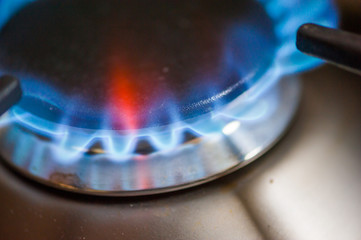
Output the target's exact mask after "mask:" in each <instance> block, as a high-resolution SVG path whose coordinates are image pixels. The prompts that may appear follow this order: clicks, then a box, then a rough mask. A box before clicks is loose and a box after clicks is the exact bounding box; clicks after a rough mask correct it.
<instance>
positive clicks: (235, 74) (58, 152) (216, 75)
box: [0, 0, 336, 196]
mask: <svg viewBox="0 0 361 240" xmlns="http://www.w3.org/2000/svg"><path fill="white" fill-rule="evenodd" d="M0 10H1V11H0V12H1V13H2V14H0V47H1V51H0V74H1V73H10V74H14V75H15V76H17V77H18V78H20V79H21V84H22V87H23V90H24V94H25V97H23V100H22V102H21V103H20V104H19V105H17V106H15V107H14V108H12V109H11V110H10V111H9V113H8V114H6V115H5V116H3V117H2V118H1V121H0V127H1V128H0V154H1V156H2V157H3V158H4V160H5V161H6V162H8V163H9V164H10V165H12V166H14V167H15V168H16V169H17V170H19V171H21V172H23V173H25V174H26V176H29V177H32V178H34V179H36V180H38V181H40V182H42V183H45V184H48V185H51V186H54V187H58V188H61V189H66V190H70V191H76V192H81V193H88V194H96V195H119V196H120V195H121V196H134V195H144V194H153V193H160V192H167V191H173V190H177V189H182V188H186V187H190V186H195V185H198V184H200V183H203V182H206V181H210V180H212V179H215V178H217V177H220V176H222V175H224V174H227V173H229V172H231V171H234V170H236V169H238V168H240V167H242V166H244V165H246V164H248V163H250V162H251V161H253V160H254V159H256V158H258V157H259V156H260V155H261V154H263V153H264V152H265V151H267V150H268V149H269V148H270V147H271V146H272V145H273V144H274V143H275V142H276V141H277V140H278V139H279V138H280V136H281V135H282V133H283V132H284V130H285V129H286V128H287V126H288V123H289V122H290V120H291V119H292V117H293V115H294V112H295V110H296V107H297V104H298V96H299V94H298V93H299V91H298V90H299V87H298V82H297V79H292V76H290V77H288V78H285V79H282V80H281V81H279V80H280V79H281V77H282V76H284V75H287V74H289V73H294V72H296V71H300V70H304V69H307V68H309V67H312V66H315V64H317V63H319V62H318V61H316V60H314V59H313V58H310V57H306V56H303V55H302V54H301V53H299V52H297V50H296V47H295V44H294V42H295V37H296V34H295V33H296V30H297V27H298V26H299V25H301V24H302V23H304V22H306V21H307V22H309V21H315V22H318V23H322V24H325V25H328V26H335V23H336V15H335V11H334V9H333V7H332V4H330V2H329V0H318V1H314V0H303V1H299V0H295V1H279V0H238V1H237V0H224V1H219V0H192V1H178V0H175V1H168V0H152V1H150V0H144V1H130V0H124V1H116V0H107V1H98V0H97V1H95V0H37V1H34V0H17V1H14V0H2V1H0ZM195 137H196V138H195Z"/></svg>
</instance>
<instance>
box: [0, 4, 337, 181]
mask: <svg viewBox="0 0 361 240" xmlns="http://www.w3.org/2000/svg"><path fill="white" fill-rule="evenodd" d="M31 2H33V1H32V0H10V1H5V0H0V29H1V28H2V27H3V26H4V25H5V24H6V22H7V21H8V20H9V19H10V18H11V17H12V16H13V15H14V14H16V12H17V11H18V10H19V9H21V8H22V7H23V6H26V5H27V4H28V3H31ZM258 2H260V3H261V4H262V5H263V6H264V8H265V9H266V11H267V13H268V15H269V16H270V17H271V18H272V20H273V21H274V22H275V33H276V36H277V38H278V42H279V45H278V49H277V54H276V57H275V59H274V62H273V64H272V66H271V67H270V68H269V69H268V70H267V72H266V73H264V74H263V76H259V78H258V79H257V82H256V83H254V84H253V85H252V86H251V87H250V89H249V90H248V91H247V92H246V93H245V94H242V95H241V96H240V97H239V98H237V99H236V100H234V101H233V102H231V103H229V104H228V105H227V106H226V107H223V108H221V109H220V110H219V111H216V112H211V113H208V114H206V115H202V116H200V117H197V118H194V119H190V120H186V121H175V122H174V123H172V124H169V125H167V126H162V127H154V128H145V129H140V130H138V131H137V132H127V131H115V130H90V129H81V128H76V127H69V126H67V125H66V124H56V123H54V122H51V121H48V120H45V119H43V118H40V117H37V116H35V115H33V114H31V113H29V112H26V111H24V110H23V109H22V108H20V107H14V108H12V109H11V111H10V112H9V114H8V115H6V116H5V117H3V118H2V122H1V126H3V127H4V126H8V125H9V124H10V123H11V124H15V125H16V126H20V127H14V128H10V130H9V131H7V133H6V137H5V141H6V142H5V143H4V144H5V145H11V144H13V145H16V146H17V148H18V150H17V151H16V152H15V154H14V156H13V158H14V162H18V161H25V160H26V156H27V155H29V154H28V153H29V152H30V151H32V152H33V154H32V155H33V156H35V155H36V157H37V158H41V157H44V156H45V155H46V154H51V155H52V156H53V157H54V158H55V159H56V160H57V161H59V162H60V163H62V164H71V163H74V162H76V161H79V159H84V158H86V154H87V153H88V152H89V149H90V148H92V147H93V146H95V145H96V143H98V144H99V145H100V146H101V147H98V148H97V149H96V150H95V152H96V153H98V154H103V155H104V154H105V155H107V156H109V157H108V158H109V159H111V160H113V161H127V160H128V159H130V158H129V157H130V156H135V155H137V153H136V148H137V147H139V146H138V144H139V143H140V142H141V140H145V141H146V142H148V143H150V144H151V145H152V147H153V148H154V149H155V150H157V151H161V152H166V151H170V150H172V149H174V148H175V147H176V146H178V145H179V144H180V143H182V142H184V141H185V137H184V133H185V132H190V133H192V134H193V135H194V136H208V135H212V134H214V133H217V132H222V131H223V132H224V131H225V132H227V131H228V130H229V129H230V128H231V127H235V126H236V124H233V125H229V124H231V123H234V121H235V120H236V121H238V122H247V121H253V122H260V121H264V120H265V119H267V116H269V115H270V114H271V113H272V112H274V110H275V108H276V107H277V105H278V103H277V101H278V99H277V93H274V94H273V95H271V96H270V97H269V98H267V99H260V96H262V93H263V92H264V91H265V90H267V89H268V88H270V86H272V85H273V84H275V83H276V82H277V81H278V80H279V79H280V78H281V77H282V76H284V75H286V74H290V73H294V72H299V71H303V70H306V69H309V68H311V67H314V66H317V65H318V64H320V61H319V60H317V59H314V58H311V57H308V56H305V55H303V54H301V53H299V52H298V51H297V50H296V47H295V38H296V30H297V28H298V27H299V26H300V25H301V24H303V23H306V22H313V23H318V24H321V25H324V26H329V27H334V26H336V25H337V14H336V9H335V6H334V5H333V4H332V3H331V2H330V1H328V0H317V1H314V0H258ZM250 74H251V75H252V73H250ZM27 80H31V79H26V78H23V81H27ZM34 87H36V86H34ZM49 91H51V92H54V94H59V93H56V91H53V90H51V89H49ZM62 97H63V96H58V97H56V98H62ZM54 105H55V104H54ZM55 106H56V105H55ZM174 117H177V115H176V114H175V115H174ZM225 126H228V128H226V129H225ZM24 129H26V131H25V130H24ZM227 129H228V130H227ZM34 133H35V134H34ZM24 134H25V135H26V136H27V138H20V140H18V139H17V137H16V136H18V135H24ZM44 138H45V139H46V140H44ZM49 152H50V153H49ZM89 157H96V156H89ZM124 188H126V186H124Z"/></svg>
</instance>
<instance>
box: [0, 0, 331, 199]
mask: <svg viewBox="0 0 361 240" xmlns="http://www.w3.org/2000/svg"><path fill="white" fill-rule="evenodd" d="M5 2H6V1H3V2H2V4H3V5H1V4H0V7H3V6H4V3H5ZM28 2H31V1H22V2H19V4H14V6H12V7H13V8H14V9H19V8H20V7H21V5H22V4H26V3H28ZM259 2H261V3H262V4H263V5H264V6H265V9H266V10H267V12H268V13H269V15H270V16H271V17H272V18H273V19H274V21H275V22H276V23H277V24H276V26H275V32H276V35H277V36H278V37H279V39H280V47H279V49H278V52H277V56H275V61H274V65H273V66H272V67H271V68H270V69H269V71H268V72H267V73H266V74H265V75H264V76H263V77H262V80H260V81H259V82H258V83H257V84H255V86H253V87H252V88H251V89H250V90H249V91H248V92H246V93H245V94H242V95H241V96H239V98H237V99H236V100H234V101H233V102H231V103H230V104H229V105H227V106H226V107H225V108H224V109H222V110H221V114H216V115H217V116H221V120H220V122H221V123H222V124H221V126H220V129H219V130H220V131H218V132H214V131H213V132H209V133H208V134H206V135H204V136H202V137H200V138H197V139H194V140H193V141H188V142H185V143H184V144H181V145H179V146H174V147H173V148H170V149H164V150H162V151H159V152H154V153H151V154H148V155H130V156H126V157H125V159H124V158H123V159H118V160H117V159H109V158H108V157H107V156H106V154H104V152H102V151H99V149H100V150H101V149H102V148H101V147H99V146H97V143H94V145H92V146H94V147H95V148H94V149H93V150H95V151H93V152H89V151H86V153H85V151H83V152H82V151H78V153H79V152H80V153H82V155H81V157H80V158H76V161H69V162H64V161H59V159H56V158H55V157H54V156H57V155H54V154H52V151H54V149H56V150H57V151H59V152H58V154H59V155H58V156H63V155H65V156H66V154H68V152H66V151H64V149H63V148H58V146H57V144H56V143H54V142H52V141H49V138H47V137H44V136H41V135H37V134H33V132H32V131H31V128H27V127H24V126H26V124H24V122H21V119H20V122H21V124H16V123H15V124H10V125H6V124H5V126H4V127H3V128H2V129H1V131H0V139H1V140H2V145H3V147H2V148H1V149H0V150H1V154H2V156H3V157H4V159H5V160H6V162H7V163H9V164H10V165H11V166H13V167H14V168H16V169H17V170H19V171H20V172H22V173H23V174H24V175H26V176H28V177H30V178H32V179H35V180H37V181H39V182H42V183H44V184H46V185H50V186H52V187H55V188H60V189H65V190H69V191H73V192H78V193H86V194H94V195H105V196H136V195H147V194H155V193H162V192H169V191H174V190H178V189H183V188H187V187H190V186H195V185H199V184H201V183H204V182H207V181H210V180H213V179H215V178H218V177H220V176H223V175H225V174H228V173H230V172H232V171H235V170H236V169H239V168H241V167H243V166H245V165H247V164H248V163H250V162H252V161H253V160H255V159H256V158H258V157H259V156H260V155H262V154H263V153H264V152H266V151H267V150H268V149H269V148H270V147H272V146H273V145H274V144H275V143H276V142H277V140H279V138H280V137H281V136H282V134H283V133H284V131H285V130H286V129H287V127H288V125H289V123H290V121H291V120H292V117H293V116H294V113H295V111H296V109H297V105H298V101H299V84H298V81H297V79H295V78H292V77H286V78H283V80H280V81H279V79H281V77H282V76H284V75H286V74H288V73H293V72H297V71H300V70H303V69H307V68H309V67H312V66H315V65H316V64H318V63H319V61H318V60H315V59H312V58H309V57H305V56H303V55H301V54H300V53H297V51H296V49H295V46H294V40H295V34H294V33H295V31H296V28H297V27H298V26H297V25H301V24H302V23H304V22H306V21H313V22H317V23H320V24H324V25H329V26H334V25H335V24H336V22H337V19H336V17H335V16H336V14H335V11H334V8H333V6H332V4H330V2H329V1H327V0H322V1H317V2H315V1H304V2H302V3H298V1H295V2H294V3H293V5H292V4H290V5H287V4H285V5H282V6H280V5H279V4H282V3H279V1H277V0H272V1H261V0H259ZM295 4H302V8H301V9H298V8H295ZM5 5H6V4H5ZM10 5H11V4H10ZM310 13H313V14H314V16H311V15H312V14H310ZM310 16H311V17H310ZM10 17H11V15H10V14H9V15H3V19H1V21H2V23H4V22H5V20H6V18H7V19H9V18H10ZM310 18H311V19H310ZM290 24H291V25H292V26H291V25H290ZM237 108H238V110H237ZM232 111H236V112H237V111H241V112H242V114H241V115H238V116H237V118H234V117H233V118H232V115H233V114H231V115H227V113H229V112H232ZM212 115H213V114H210V116H209V118H208V119H211V118H212V117H214V116H212ZM19 116H21V115H16V114H15V116H14V115H11V113H9V114H8V115H6V116H4V117H3V119H2V120H3V121H4V122H5V123H6V122H7V121H8V120H10V121H13V117H15V118H16V117H19ZM229 116H231V117H229ZM227 117H228V118H227ZM247 118H248V120H247ZM18 120H19V119H18ZM12 123H14V122H12ZM28 127H29V126H28ZM29 129H30V130H29ZM75 130H76V129H75ZM31 142H32V143H33V144H34V145H32V144H29V143H31ZM35 145H36V147H34V146H35ZM21 147H24V149H22V150H23V151H19V148H21ZM96 149H97V150H96ZM30 153H31V154H30ZM90 153H92V154H90Z"/></svg>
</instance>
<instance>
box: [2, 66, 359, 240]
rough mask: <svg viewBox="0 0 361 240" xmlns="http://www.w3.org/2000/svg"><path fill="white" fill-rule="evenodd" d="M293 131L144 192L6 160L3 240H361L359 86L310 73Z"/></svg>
mask: <svg viewBox="0 0 361 240" xmlns="http://www.w3.org/2000/svg"><path fill="white" fill-rule="evenodd" d="M301 79H302V81H303V88H304V89H303V98H302V101H301V106H300V109H299V112H298V114H297V116H296V119H295V122H294V123H293V125H292V127H291V129H290V131H289V132H288V133H287V134H286V136H285V137H284V138H283V139H282V141H281V142H280V143H279V144H278V145H276V146H275V147H274V148H273V149H272V150H271V151H270V152H269V153H268V154H266V155H265V156H264V157H262V158H261V159H259V160H257V161H256V162H254V163H253V164H251V165H249V166H248V167H246V168H244V169H241V170H240V171H238V172H236V173H234V174H232V175H229V176H227V177H224V178H222V179H220V180H218V181H215V182H212V183H209V184H206V185H202V186H200V187H197V188H193V189H189V190H185V191H181V192H176V193H173V194H166V195H158V196H152V197H143V198H97V197H87V196H82V195H76V194H70V193H65V192H62V191H56V190H53V189H49V188H46V187H43V186H40V185H38V184H35V183H33V182H30V181H28V180H27V179H23V178H22V177H20V176H19V175H18V174H16V173H13V172H12V171H11V170H10V169H9V168H8V167H6V166H5V165H3V164H1V165H0V191H1V195H2V197H1V200H0V203H1V204H0V212H1V218H0V232H1V235H2V239H133V240H134V239H360V238H361V229H360V227H359V225H360V222H361V207H360V202H361V188H360V182H361V174H360V172H361V161H360V160H361V148H360V142H361V125H360V122H361V112H360V109H361V94H360V93H361V84H360V79H359V76H356V75H352V74H349V73H346V72H344V71H342V70H339V69H336V68H333V67H330V66H324V67H322V68H320V69H317V70H314V71H312V72H309V73H306V74H303V75H302V76H301Z"/></svg>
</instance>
